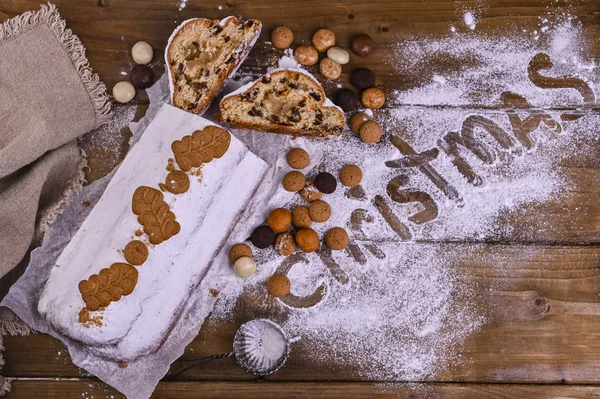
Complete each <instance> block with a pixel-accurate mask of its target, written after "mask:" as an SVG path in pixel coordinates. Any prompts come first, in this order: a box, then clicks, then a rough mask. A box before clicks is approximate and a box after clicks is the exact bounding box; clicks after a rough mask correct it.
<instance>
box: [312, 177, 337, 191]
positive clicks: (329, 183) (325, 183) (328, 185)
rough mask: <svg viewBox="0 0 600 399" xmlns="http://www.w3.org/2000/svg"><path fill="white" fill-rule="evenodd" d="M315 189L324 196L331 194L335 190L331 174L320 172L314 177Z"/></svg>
mask: <svg viewBox="0 0 600 399" xmlns="http://www.w3.org/2000/svg"><path fill="white" fill-rule="evenodd" d="M314 184H315V187H316V188H317V189H318V190H319V191H320V192H322V193H324V194H331V193H333V192H334V191H335V189H336V188H337V180H336V179H335V177H334V176H333V175H332V174H331V173H327V172H321V173H319V174H318V175H317V177H315V182H314Z"/></svg>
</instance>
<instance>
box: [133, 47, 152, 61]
mask: <svg viewBox="0 0 600 399" xmlns="http://www.w3.org/2000/svg"><path fill="white" fill-rule="evenodd" d="M153 55H154V50H152V46H150V45H149V44H148V43H146V42H137V43H136V44H134V45H133V47H132V48H131V58H133V60H134V61H135V63H136V64H144V65H146V64H149V63H150V61H152V56H153Z"/></svg>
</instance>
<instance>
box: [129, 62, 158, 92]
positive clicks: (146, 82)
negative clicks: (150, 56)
mask: <svg viewBox="0 0 600 399" xmlns="http://www.w3.org/2000/svg"><path fill="white" fill-rule="evenodd" d="M129 79H130V80H131V83H132V84H133V85H134V86H135V87H137V88H138V89H145V88H146V87H149V86H150V85H151V84H152V82H153V81H154V74H153V73H152V69H150V67H149V66H148V65H141V64H139V65H136V66H134V67H133V69H132V70H131V73H130V74H129Z"/></svg>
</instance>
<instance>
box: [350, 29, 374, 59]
mask: <svg viewBox="0 0 600 399" xmlns="http://www.w3.org/2000/svg"><path fill="white" fill-rule="evenodd" d="M352 50H353V51H354V52H355V53H356V54H358V55H360V56H363V57H364V56H365V55H369V54H371V51H372V50H373V39H371V36H369V35H367V34H364V33H361V34H360V35H356V36H354V37H353V38H352Z"/></svg>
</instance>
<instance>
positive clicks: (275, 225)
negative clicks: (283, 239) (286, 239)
mask: <svg viewBox="0 0 600 399" xmlns="http://www.w3.org/2000/svg"><path fill="white" fill-rule="evenodd" d="M267 224H268V225H269V227H270V228H271V230H273V231H274V232H275V233H283V232H284V231H287V230H288V229H289V228H290V226H291V225H292V214H291V213H290V211H288V210H287V209H285V208H277V209H274V210H273V211H272V212H271V213H270V214H269V217H268V218H267Z"/></svg>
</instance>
